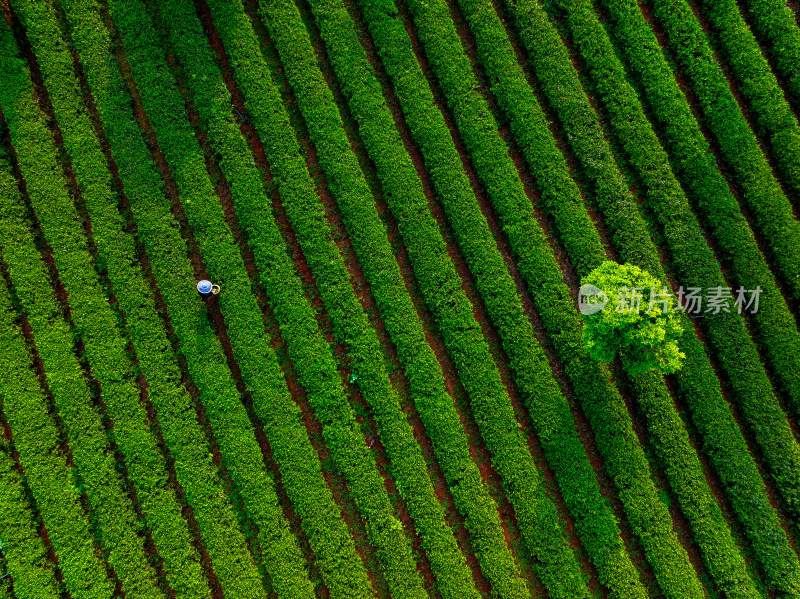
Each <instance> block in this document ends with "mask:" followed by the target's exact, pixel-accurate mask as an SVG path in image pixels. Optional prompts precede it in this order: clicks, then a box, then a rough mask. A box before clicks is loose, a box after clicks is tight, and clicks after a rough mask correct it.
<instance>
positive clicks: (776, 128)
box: [703, 0, 800, 205]
mask: <svg viewBox="0 0 800 599" xmlns="http://www.w3.org/2000/svg"><path fill="white" fill-rule="evenodd" d="M703 6H704V15H705V17H706V18H707V19H708V20H709V22H710V23H711V25H712V27H713V28H714V29H715V30H716V31H715V36H714V39H715V40H718V41H719V46H720V47H721V49H722V51H723V52H724V55H725V57H726V58H727V62H728V64H729V65H730V68H731V72H732V73H733V76H734V77H735V78H736V81H737V83H738V89H739V90H740V91H741V93H742V95H743V96H744V97H745V99H746V100H747V101H748V102H749V107H750V112H751V114H752V115H753V116H754V117H755V120H756V124H757V126H758V128H759V129H760V132H761V133H763V134H764V135H765V136H766V137H767V138H768V140H769V142H770V144H771V146H772V155H773V157H774V159H775V162H776V163H777V166H778V172H779V173H780V174H781V181H782V182H783V184H784V186H785V188H787V189H788V190H789V194H790V199H791V200H793V201H794V202H795V203H796V204H797V205H800V125H798V123H797V117H796V116H795V115H794V114H793V113H792V109H791V107H790V106H789V103H788V102H787V101H786V99H785V98H784V96H783V90H782V89H781V88H780V87H779V86H778V80H777V79H776V77H775V75H774V74H773V72H772V69H771V68H770V65H769V63H768V62H767V59H766V58H764V55H763V54H762V53H761V48H760V47H759V45H758V41H757V40H756V38H755V36H754V35H753V32H752V31H750V27H748V25H747V23H746V22H745V20H744V18H743V17H742V14H741V13H740V12H739V7H738V6H737V5H736V2H735V0H720V1H715V2H709V1H708V0H705V1H704V2H703Z"/></svg>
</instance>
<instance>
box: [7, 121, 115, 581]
mask: <svg viewBox="0 0 800 599" xmlns="http://www.w3.org/2000/svg"><path fill="white" fill-rule="evenodd" d="M0 118H2V113H0ZM7 134H8V132H7V131H6V135H7ZM3 141H4V142H6V141H8V140H6V139H4V140H3ZM8 147H9V148H10V150H11V151H10V154H11V155H12V157H13V160H12V165H13V170H14V175H15V178H16V179H17V181H18V182H19V187H20V191H21V193H22V196H23V197H27V187H26V184H25V180H24V179H23V178H22V175H21V173H20V172H19V169H18V168H17V162H16V155H15V150H14V149H13V147H12V146H11V145H10V142H9V143H8ZM25 208H26V212H28V215H29V219H30V220H34V217H32V216H30V214H31V212H30V206H29V205H27V203H26V206H25ZM33 232H34V238H35V240H36V242H37V246H39V247H40V251H41V255H40V257H41V258H42V259H44V260H45V262H46V264H47V266H48V268H50V269H52V268H53V264H52V253H51V250H50V248H49V246H44V244H43V242H42V240H41V237H40V235H39V232H38V230H34V231H33ZM0 276H3V278H4V280H5V283H6V285H7V286H8V288H9V290H10V292H11V295H12V298H15V297H16V294H15V291H14V286H13V285H12V284H11V279H10V276H9V274H8V265H7V264H6V263H5V262H0ZM56 280H57V279H54V278H53V276H52V275H51V277H50V282H51V285H52V286H53V287H55V285H54V284H53V283H54V281H56ZM59 285H60V283H59ZM61 292H62V293H61V295H62V296H63V297H65V296H66V291H64V289H63V286H61ZM59 307H61V308H62V310H63V312H64V314H66V313H69V311H70V307H69V305H68V304H65V303H64V302H63V300H62V299H61V298H59ZM62 315H63V314H62ZM64 318H65V319H67V322H68V325H69V326H70V328H71V327H72V321H71V320H70V319H69V318H67V317H66V316H65V315H64ZM20 329H21V331H22V334H23V336H24V337H25V341H26V345H27V346H28V351H29V352H30V356H31V358H32V363H33V367H34V370H35V372H36V376H37V378H38V379H39V382H40V385H41V387H42V391H43V393H44V397H45V402H46V405H47V410H48V413H49V414H50V416H51V417H52V418H53V421H54V423H55V426H56V430H57V431H58V434H59V440H60V442H59V451H60V452H61V453H62V454H63V455H64V456H65V457H66V463H67V465H68V466H69V467H70V468H72V469H73V475H74V477H75V484H76V487H77V488H79V489H82V488H83V484H82V482H81V476H80V472H79V471H78V470H77V468H76V467H75V463H74V460H73V455H72V450H71V448H70V446H69V443H68V441H67V433H66V425H65V424H64V421H63V419H62V418H61V415H60V414H59V412H58V409H57V408H56V404H55V399H54V398H53V396H52V393H51V392H50V388H49V386H48V384H47V376H46V374H45V370H44V364H43V362H42V359H41V357H40V355H39V353H38V350H37V348H36V340H35V338H34V336H33V330H32V328H31V326H30V323H29V322H28V319H27V316H25V314H20ZM75 347H76V351H77V352H79V353H81V354H82V353H83V349H82V342H81V340H80V339H78V340H77V341H76V342H75ZM4 422H5V420H4ZM6 426H7V424H6ZM14 457H15V459H17V461H18V458H19V455H18V454H17V453H16V452H15V455H14ZM20 469H21V466H20ZM79 500H80V502H81V505H82V507H83V511H84V513H86V514H87V516H88V519H89V525H90V530H91V533H92V538H93V541H94V552H95V555H96V556H97V558H98V560H99V561H100V563H102V564H103V566H104V567H105V570H106V575H107V576H108V578H109V580H111V581H112V582H113V583H114V592H115V593H116V595H117V596H120V597H121V596H123V591H122V583H121V582H120V580H119V578H118V577H117V575H116V572H115V571H114V569H113V567H112V566H111V565H110V564H109V563H108V560H106V551H105V549H104V548H103V545H102V542H101V540H100V536H99V531H98V530H97V523H96V520H95V518H94V515H93V511H92V509H91V503H90V501H89V497H88V495H87V493H86V491H85V490H83V491H81V493H80V495H79ZM43 528H44V524H43V523H41V524H40V529H43ZM51 551H52V549H51ZM53 559H55V563H58V558H57V557H56V556H55V555H54V556H53Z"/></svg>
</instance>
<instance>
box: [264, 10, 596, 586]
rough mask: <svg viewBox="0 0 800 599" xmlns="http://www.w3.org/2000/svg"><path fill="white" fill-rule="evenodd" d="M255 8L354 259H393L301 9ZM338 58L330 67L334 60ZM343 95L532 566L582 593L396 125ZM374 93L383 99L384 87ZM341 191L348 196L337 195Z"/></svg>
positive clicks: (350, 93) (548, 581)
mask: <svg viewBox="0 0 800 599" xmlns="http://www.w3.org/2000/svg"><path fill="white" fill-rule="evenodd" d="M261 8H262V11H263V13H264V20H265V21H266V22H267V25H268V27H269V29H270V34H271V37H272V39H273V40H274V41H275V43H276V46H277V48H278V51H279V53H281V55H282V56H283V57H284V60H283V64H284V66H285V67H286V74H287V78H288V79H289V81H290V82H291V83H292V85H293V88H294V90H295V92H296V94H297V99H298V104H299V106H300V109H301V111H302V112H303V113H304V116H305V117H306V122H307V123H308V125H309V131H310V134H311V137H312V139H313V140H314V141H315V142H316V144H317V148H318V151H319V153H318V157H319V160H320V164H321V165H322V168H323V170H324V171H325V172H326V174H327V176H328V180H329V182H330V184H331V189H332V191H333V193H334V196H335V197H336V198H337V200H338V202H339V205H340V209H341V211H342V213H343V216H344V221H345V225H346V226H347V227H348V231H349V232H350V235H351V239H353V240H354V241H353V245H354V248H355V249H356V253H357V254H358V256H359V259H360V261H361V262H362V263H363V262H366V261H369V260H373V261H374V260H375V257H376V255H378V254H379V253H380V254H382V256H383V257H384V258H385V259H387V260H388V259H392V260H393V256H392V254H391V248H390V246H389V241H388V238H387V236H386V231H385V228H384V226H383V224H382V223H381V221H380V218H379V216H378V213H377V210H376V208H375V204H374V200H373V198H372V197H371V194H370V192H369V189H368V187H367V185H366V181H365V179H364V177H363V175H361V174H360V170H359V169H358V163H357V160H356V157H355V154H354V153H353V152H352V150H351V148H350V144H349V142H348V140H347V136H346V135H345V133H344V130H343V128H342V122H341V119H340V117H339V114H338V111H337V108H336V105H335V103H334V101H333V96H332V94H331V92H330V90H328V89H327V87H326V86H325V82H324V79H323V77H322V73H321V71H320V70H319V67H318V66H317V63H316V58H315V56H314V52H313V49H312V48H311V45H310V43H309V42H308V38H307V36H306V34H305V31H304V29H302V28H303V25H302V23H301V22H300V19H299V16H298V15H297V12H296V11H297V9H296V8H295V7H294V6H293V5H292V6H287V5H286V4H282V3H280V2H279V1H277V0H273V1H266V2H264V3H262V5H261ZM290 32H291V33H290ZM292 44H294V45H292ZM336 62H338V61H335V62H334V68H336V67H337V66H338V65H337V64H336ZM343 91H344V93H345V96H346V97H347V99H348V104H349V106H350V110H351V112H352V113H353V115H354V117H355V119H356V121H357V122H358V123H359V131H360V133H361V139H362V140H363V142H364V146H365V148H366V151H367V153H368V154H369V156H370V157H371V158H372V160H373V161H374V162H375V165H376V168H377V172H378V178H379V179H380V181H381V183H382V186H383V189H384V190H385V192H386V200H387V202H388V204H389V207H390V209H391V211H392V213H393V214H394V217H395V218H396V219H397V220H398V224H399V227H400V234H401V236H402V237H403V241H404V242H405V246H406V248H407V249H408V252H409V258H410V261H411V265H412V267H413V269H414V272H415V275H416V280H417V282H418V283H419V285H420V290H421V292H422V295H423V296H424V298H425V301H426V304H427V306H428V307H429V309H430V310H431V312H432V313H433V316H434V318H435V319H436V321H437V324H438V326H439V330H440V331H441V333H442V337H443V339H444V342H445V345H446V346H447V348H448V351H449V352H450V354H451V356H452V357H453V362H454V363H455V365H456V368H457V369H458V371H459V375H460V377H461V381H462V383H463V385H464V388H465V390H466V392H467V394H468V395H469V396H470V399H471V406H472V411H473V414H474V415H475V420H476V422H477V424H478V427H479V429H480V431H481V435H482V437H483V440H484V442H485V444H486V446H487V448H488V450H489V452H490V453H491V454H492V458H493V465H494V467H495V468H496V469H497V471H498V473H499V474H500V476H501V477H502V479H503V483H504V485H503V486H504V488H505V490H506V493H507V496H508V498H509V501H510V502H511V504H512V506H513V507H514V510H515V514H516V518H517V523H518V524H519V527H520V532H521V535H522V538H523V540H524V542H525V544H526V548H527V550H528V552H529V553H530V555H532V556H533V557H534V559H535V563H534V567H535V568H536V569H537V572H538V573H539V576H540V577H541V578H542V580H543V582H544V584H545V586H546V587H547V588H548V590H549V591H550V594H551V595H552V596H554V597H582V596H586V594H587V593H588V591H587V590H586V586H585V582H584V581H583V579H582V575H581V571H580V568H579V566H578V563H577V560H576V559H575V556H574V554H573V553H572V552H571V551H570V550H569V548H568V546H567V544H566V541H565V539H564V536H563V532H562V531H561V530H560V526H559V522H558V514H557V512H556V509H555V505H554V504H553V502H552V500H550V498H549V497H547V496H546V495H545V493H544V489H543V487H542V484H541V481H540V480H539V473H538V471H537V469H536V465H535V464H534V462H533V458H532V456H531V454H530V451H529V449H528V447H527V442H526V440H525V438H524V436H523V435H522V434H521V432H520V429H519V424H518V423H517V421H516V419H515V417H514V413H513V409H512V406H511V402H510V399H509V397H508V394H507V392H506V390H505V388H504V387H503V383H502V381H501V379H500V373H499V371H498V370H497V367H496V365H495V364H494V361H493V358H492V355H491V352H490V350H489V346H488V343H487V342H486V340H485V339H484V337H483V333H482V332H481V329H480V325H479V324H478V323H477V321H476V320H475V317H474V315H473V313H472V308H471V305H470V303H469V300H468V299H467V297H466V294H465V293H464V290H463V289H462V287H461V280H460V278H459V277H458V274H457V273H456V271H455V267H454V266H453V264H452V262H451V261H450V258H449V255H448V253H447V248H446V246H445V244H444V240H443V239H442V237H441V234H440V232H439V231H438V228H437V226H436V224H435V222H434V221H433V220H432V218H431V217H430V215H429V214H428V215H427V217H426V218H425V217H423V214H424V212H422V211H423V210H425V209H427V200H426V199H425V196H424V193H423V191H422V184H421V182H420V180H419V178H418V177H417V173H416V171H415V170H414V167H413V164H412V163H411V159H410V157H409V156H408V154H407V152H405V149H404V148H403V146H402V144H401V143H400V140H399V137H397V138H396V139H394V140H391V139H390V138H389V137H388V136H389V135H392V133H391V131H395V129H394V122H393V120H392V118H391V115H389V113H388V112H383V113H377V112H376V108H377V107H376V106H375V97H374V96H372V97H369V96H364V95H362V94H359V93H355V91H354V89H353V88H350V87H345V88H344V89H343ZM378 97H379V98H380V100H381V101H382V96H381V95H380V93H378ZM375 115H378V116H380V117H381V118H380V121H379V122H375V121H373V120H372V118H373V117H374V116H375ZM387 119H388V120H387ZM395 135H396V132H395ZM393 142H394V143H393ZM343 189H346V190H348V191H350V193H348V194H345V193H341V190H343ZM426 220H427V222H425V221H426ZM367 236H369V237H370V238H371V239H370V241H369V242H368V243H366V244H365V243H363V241H362V240H363V238H364V237H367ZM395 268H397V267H396V266H395Z"/></svg>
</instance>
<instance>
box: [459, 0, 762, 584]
mask: <svg viewBox="0 0 800 599" xmlns="http://www.w3.org/2000/svg"><path fill="white" fill-rule="evenodd" d="M461 6H462V9H463V11H464V14H465V17H466V20H467V23H468V25H469V27H470V29H471V31H472V33H473V35H474V37H475V42H476V48H477V54H478V60H479V62H480V63H481V64H482V65H483V66H484V70H485V72H486V74H487V76H488V78H489V81H490V84H491V86H492V89H493V91H494V92H495V94H496V96H497V97H498V99H499V102H500V105H501V107H502V108H503V109H504V111H505V113H506V114H507V115H508V117H509V120H510V121H511V122H512V123H515V122H516V123H518V125H517V127H516V130H515V134H516V137H517V138H518V139H519V141H520V146H521V147H522V148H523V152H524V153H525V154H526V155H527V156H529V159H534V160H535V157H536V156H537V155H538V152H537V151H536V149H535V148H534V147H532V144H530V143H529V142H528V140H527V139H525V137H524V136H520V135H519V133H520V132H522V133H523V134H524V129H525V127H524V126H521V125H522V124H523V123H525V122H526V121H527V120H528V119H524V112H525V108H526V107H527V108H528V112H533V110H532V107H533V106H534V105H535V104H536V99H535V98H534V96H533V91H532V90H531V88H530V86H528V85H526V81H525V76H524V73H523V71H522V68H521V66H520V65H519V64H518V62H517V59H516V56H515V54H514V50H513V48H512V47H511V44H510V41H509V40H508V37H507V35H506V33H505V31H504V28H503V25H502V23H501V21H500V19H499V17H498V16H497V14H496V12H495V10H494V7H493V6H492V4H491V2H488V1H482V0H461ZM637 124H638V125H639V127H640V128H641V127H642V126H643V124H642V123H641V122H638V123H637ZM637 141H638V140H637ZM627 147H629V146H626V148H627ZM654 163H655V164H658V162H657V161H655V160H652V161H650V165H651V166H652V164H654ZM532 170H533V172H534V175H535V176H536V177H537V179H538V180H541V179H543V178H544V177H546V174H545V173H544V172H541V171H542V169H537V168H535V165H534V168H532ZM649 172H650V171H648V173H649ZM667 174H668V173H664V172H663V170H662V171H659V172H657V173H656V174H655V176H658V177H660V179H661V180H662V181H663V183H664V184H665V185H668V184H670V183H675V181H674V178H672V179H670V178H669V177H668V176H666V175H667ZM647 182H648V183H650V182H651V180H648V181H647ZM670 191H672V192H673V194H674V192H675V189H674V186H673V189H671V190H670ZM678 191H679V190H678ZM581 209H582V210H583V213H584V215H585V220H587V221H589V217H588V214H587V213H586V210H585V208H584V207H583V206H581ZM589 222H590V221H589ZM576 226H578V225H577V224H576ZM681 234H685V231H681ZM565 245H567V243H566V242H565ZM704 247H705V246H704ZM576 268H577V269H578V271H579V272H582V269H581V268H580V266H576ZM636 386H637V388H639V389H641V391H642V393H640V394H638V396H637V400H638V402H639V405H640V406H641V407H642V410H643V413H644V415H645V417H646V418H647V423H648V429H649V433H650V437H651V439H652V442H653V444H654V445H655V447H656V448H657V450H658V455H659V458H660V459H661V461H662V463H663V464H664V472H665V474H666V476H667V479H668V480H669V482H670V485H671V486H672V488H673V491H674V493H675V495H676V496H677V498H678V501H679V503H680V504H681V507H682V509H683V511H684V513H685V514H686V516H687V517H688V519H689V524H690V526H691V527H692V530H693V532H694V535H695V538H696V539H698V544H699V545H700V548H701V551H702V552H703V555H704V557H705V559H706V561H707V562H708V564H709V567H710V570H711V572H712V575H713V576H714V578H715V580H717V582H718V584H719V586H720V587H721V588H725V589H726V590H727V591H728V592H729V593H731V594H732V595H735V594H737V593H736V592H735V588H736V587H737V585H742V587H743V589H745V590H743V591H742V595H741V596H753V594H754V592H755V591H754V589H752V588H750V589H747V586H748V585H749V584H750V582H749V577H748V575H747V571H746V566H745V562H744V559H743V558H742V557H741V556H740V555H739V552H738V549H737V548H736V546H735V543H734V541H733V538H732V536H731V534H730V531H729V530H728V528H727V524H726V523H725V520H724V518H723V516H722V512H721V510H720V509H719V507H718V506H717V504H716V502H715V500H714V497H713V495H712V494H711V490H710V488H709V487H708V485H707V484H706V483H705V477H704V474H703V471H702V466H701V464H700V460H699V458H698V456H697V453H696V451H695V450H694V448H693V447H692V446H691V443H690V441H689V436H688V433H687V432H686V430H685V427H684V426H683V423H682V421H681V419H680V416H679V415H678V412H677V409H676V408H675V406H674V405H673V401H672V397H671V396H670V393H669V391H668V390H667V388H666V385H665V384H664V382H663V381H662V380H660V377H659V376H657V375H653V376H648V377H637V379H636Z"/></svg>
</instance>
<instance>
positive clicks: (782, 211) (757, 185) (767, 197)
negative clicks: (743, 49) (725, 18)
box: [653, 0, 800, 298]
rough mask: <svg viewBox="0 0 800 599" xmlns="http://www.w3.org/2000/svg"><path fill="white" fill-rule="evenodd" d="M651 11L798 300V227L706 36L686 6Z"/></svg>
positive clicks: (671, 1)
mask: <svg viewBox="0 0 800 599" xmlns="http://www.w3.org/2000/svg"><path fill="white" fill-rule="evenodd" d="M653 7H654V13H655V16H656V18H657V19H658V21H659V23H660V24H661V26H662V27H663V28H664V30H665V31H666V33H667V38H668V41H669V48H670V49H671V50H672V52H673V53H674V54H675V57H676V59H677V62H678V64H679V65H680V67H681V68H682V69H683V72H685V73H686V75H687V76H688V77H689V80H690V81H691V84H692V89H693V90H694V92H695V93H696V94H697V98H698V100H699V102H700V107H701V108H702V112H703V117H704V120H705V123H706V125H707V126H708V128H709V129H710V130H711V132H712V133H713V135H714V137H715V138H716V139H717V141H718V142H719V145H720V149H721V151H722V155H723V157H724V159H725V161H726V162H727V163H728V165H729V166H730V167H731V169H732V170H733V173H734V174H735V178H736V183H737V184H738V185H739V186H740V187H741V189H742V195H743V197H744V199H745V202H746V203H747V205H748V206H749V208H750V209H751V210H752V212H753V215H754V217H755V222H756V225H757V227H758V229H759V230H760V231H761V233H762V234H763V236H764V240H765V241H766V242H767V246H768V248H769V251H770V252H771V257H772V261H773V263H774V264H775V266H776V270H777V274H779V275H780V276H781V278H782V280H783V282H784V283H785V284H786V286H787V287H788V288H789V290H790V291H791V294H792V297H794V298H798V297H800V246H799V245H798V244H797V241H796V240H797V239H798V238H800V221H798V220H797V219H795V218H794V214H793V212H792V206H791V204H790V203H789V200H788V199H787V197H786V195H785V194H784V193H783V191H782V190H781V188H780V186H779V185H778V182H777V180H776V179H775V176H774V175H773V173H772V169H771V168H770V165H769V163H768V162H767V159H766V158H765V157H764V154H763V152H762V150H761V147H760V146H759V145H758V140H757V139H756V136H755V135H754V134H753V132H752V131H751V130H750V127H749V126H748V124H747V121H746V120H745V118H744V115H743V114H742V110H741V108H740V107H739V105H738V103H737V102H736V99H735V98H734V96H733V92H732V91H731V89H730V86H729V84H728V81H727V79H726V78H725V75H724V73H723V71H722V68H721V67H720V65H719V63H718V62H717V60H716V58H715V57H714V53H713V50H712V49H711V46H710V44H709V42H708V38H707V37H706V33H705V31H703V28H702V26H701V25H700V23H699V22H698V20H697V18H696V17H695V15H694V13H693V12H692V10H691V8H690V7H689V5H688V4H686V3H685V2H682V1H680V0H663V1H662V0H659V1H658V2H655V3H654V4H653Z"/></svg>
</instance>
